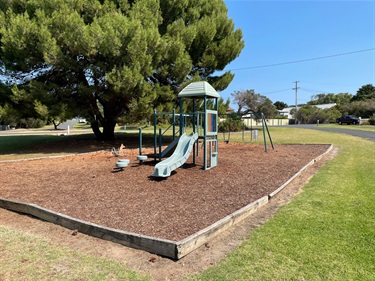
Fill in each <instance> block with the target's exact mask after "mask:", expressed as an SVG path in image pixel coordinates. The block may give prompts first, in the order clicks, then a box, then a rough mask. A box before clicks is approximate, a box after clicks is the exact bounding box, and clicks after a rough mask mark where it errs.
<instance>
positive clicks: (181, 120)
mask: <svg viewBox="0 0 375 281" xmlns="http://www.w3.org/2000/svg"><path fill="white" fill-rule="evenodd" d="M182 122H183V117H182V98H180V136H182Z"/></svg>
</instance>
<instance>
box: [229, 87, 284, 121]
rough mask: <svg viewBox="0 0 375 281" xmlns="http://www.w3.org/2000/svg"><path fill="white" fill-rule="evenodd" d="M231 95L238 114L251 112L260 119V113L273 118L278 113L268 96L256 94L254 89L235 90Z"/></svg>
mask: <svg viewBox="0 0 375 281" xmlns="http://www.w3.org/2000/svg"><path fill="white" fill-rule="evenodd" d="M232 96H233V98H234V103H236V104H237V105H238V112H237V113H238V114H239V115H245V114H249V113H252V114H253V115H254V116H255V118H256V119H260V118H261V113H263V114H264V116H265V117H266V118H273V117H274V116H275V115H277V113H278V112H277V109H276V107H275V106H274V105H273V104H272V101H271V100H270V99H269V98H267V97H266V96H262V95H261V94H256V93H255V92H254V90H246V91H235V92H234V93H233V94H232Z"/></svg>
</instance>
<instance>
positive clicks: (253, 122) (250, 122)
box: [242, 118, 289, 127]
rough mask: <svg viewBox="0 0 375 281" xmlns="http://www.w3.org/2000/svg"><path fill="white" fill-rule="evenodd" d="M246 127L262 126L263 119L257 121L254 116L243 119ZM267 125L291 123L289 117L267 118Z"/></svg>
mask: <svg viewBox="0 0 375 281" xmlns="http://www.w3.org/2000/svg"><path fill="white" fill-rule="evenodd" d="M242 121H243V123H244V124H245V126H246V127H256V126H262V120H259V121H256V120H254V119H252V118H244V119H242ZM266 122H267V126H287V125H289V120H288V119H266Z"/></svg>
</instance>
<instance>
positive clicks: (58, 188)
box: [0, 144, 328, 280]
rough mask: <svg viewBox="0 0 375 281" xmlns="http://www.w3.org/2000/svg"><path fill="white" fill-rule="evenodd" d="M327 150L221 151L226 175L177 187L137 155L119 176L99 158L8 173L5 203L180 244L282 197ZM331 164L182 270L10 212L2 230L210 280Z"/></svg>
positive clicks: (16, 165) (182, 173)
mask: <svg viewBox="0 0 375 281" xmlns="http://www.w3.org/2000/svg"><path fill="white" fill-rule="evenodd" d="M327 147H328V146H327V145H278V146H276V149H275V150H270V151H269V152H268V153H265V152H264V150H263V148H262V146H259V145H253V144H227V145H224V144H220V150H219V166H218V167H216V168H214V169H212V170H209V171H203V170H202V169H201V166H200V164H201V163H198V166H195V167H193V166H192V165H186V166H185V167H184V168H182V169H178V170H177V172H176V173H174V174H173V175H172V176H171V177H170V178H168V179H167V180H163V181H154V180H152V179H151V178H150V177H149V176H150V175H151V174H152V172H153V166H152V165H147V163H146V164H145V165H141V166H140V165H138V163H137V162H136V160H135V155H136V154H137V151H130V150H128V151H127V152H126V153H127V155H126V158H129V159H130V160H131V165H130V167H128V168H126V169H125V170H124V172H118V173H113V167H114V164H115V162H116V161H117V160H118V158H114V157H112V156H110V155H109V154H108V153H92V154H87V155H78V156H72V157H64V158H57V159H42V160H33V161H22V162H13V163H6V164H5V163H0V169H1V171H2V175H6V176H4V177H3V176H2V177H1V179H0V197H3V198H9V199H14V200H20V201H25V202H31V203H34V204H37V205H40V206H42V207H45V208H48V209H51V210H54V211H57V212H61V213H64V214H68V215H70V216H73V217H76V218H79V219H83V220H87V221H90V222H94V223H98V224H101V225H105V226H109V227H114V228H119V229H122V230H126V231H131V232H137V233H142V234H145V235H148V236H155V237H159V238H166V239H171V240H179V239H182V238H184V237H186V236H187V235H190V234H192V233H194V232H196V231H197V230H200V229H202V228H204V227H206V226H208V225H210V224H212V223H213V222H215V221H217V220H218V219H220V218H222V217H224V216H226V215H228V214H229V213H232V212H234V211H235V210H238V209H239V208H241V207H243V206H245V205H247V204H248V203H250V202H252V201H254V200H256V199H258V198H260V197H262V196H264V195H266V194H268V193H270V192H272V191H273V190H275V189H276V188H277V187H279V186H280V185H281V184H283V183H284V182H285V181H286V180H287V179H289V178H290V177H291V176H292V175H294V174H295V173H296V172H297V171H298V170H299V169H301V168H302V167H303V166H305V165H306V164H307V163H308V162H310V161H311V160H312V159H314V158H315V157H317V156H318V155H320V154H321V153H322V152H324V151H326V149H327ZM327 159H328V156H326V157H325V159H323V160H322V161H319V162H317V163H316V164H314V165H313V166H312V167H310V168H309V169H308V170H307V171H306V172H305V173H303V175H301V176H300V177H298V178H297V179H296V180H294V181H293V182H292V183H291V184H290V185H289V186H288V187H287V189H285V190H284V191H283V192H282V193H281V194H280V195H278V196H277V197H276V198H274V199H273V200H271V202H270V203H269V204H268V205H267V206H265V207H263V208H262V209H261V210H260V211H259V212H257V213H256V214H254V215H252V216H251V217H250V218H249V219H247V220H245V221H244V222H242V223H240V224H238V225H237V226H236V227H235V228H234V229H230V230H228V231H226V232H225V233H224V234H223V235H221V236H220V237H218V238H215V239H214V240H212V241H211V242H209V243H208V244H207V245H205V246H203V247H201V248H199V249H198V250H196V251H194V252H192V253H191V254H189V255H188V256H186V257H184V258H183V259H181V260H180V261H178V262H174V261H171V260H169V259H164V258H161V257H156V256H152V255H151V254H149V253H145V252H142V251H137V250H133V249H129V248H126V247H123V246H121V245H117V244H115V243H111V242H107V241H102V240H99V239H96V238H92V237H88V236H86V235H83V234H78V235H76V236H72V235H71V233H72V232H71V231H70V230H67V229H64V228H61V227H59V226H56V225H53V224H50V223H45V222H41V221H38V220H34V219H31V218H29V217H27V216H22V215H19V214H15V213H12V212H8V211H5V210H0V218H1V222H2V224H5V225H8V226H10V227H13V228H16V229H27V231H28V232H32V233H36V234H37V235H41V236H43V237H44V238H46V239H48V240H50V241H52V242H53V243H58V244H61V245H64V246H69V247H71V248H73V249H77V250H80V251H84V252H87V253H90V254H94V255H100V256H106V257H109V258H112V259H115V260H118V261H121V262H124V263H125V264H126V265H127V266H128V267H129V268H131V269H135V270H140V271H143V272H147V273H149V274H150V275H152V276H153V277H154V278H155V279H156V280H165V278H168V279H171V280H173V279H175V280H177V279H181V276H183V275H186V274H191V273H193V272H200V271H202V270H204V269H205V268H207V267H209V266H210V265H212V264H214V263H216V262H217V261H218V260H220V259H221V258H223V257H224V256H225V255H226V254H227V253H228V252H230V251H231V250H232V249H234V248H235V247H237V246H238V245H240V243H241V242H242V241H243V240H244V239H245V238H246V237H247V236H248V235H249V234H250V232H251V230H252V229H254V228H255V227H257V226H259V225H260V224H262V223H264V222H265V221H266V220H267V219H269V218H270V217H271V216H272V215H273V214H274V213H275V212H276V210H277V209H278V208H279V206H281V205H283V204H285V203H286V202H288V200H289V199H290V197H291V196H292V195H293V194H295V193H296V192H297V191H298V190H299V188H300V187H301V186H302V185H303V184H305V183H306V181H308V179H309V178H310V177H311V176H312V175H313V174H314V173H315V172H316V171H317V169H318V168H319V167H320V166H321V165H323V164H324V163H325V161H327Z"/></svg>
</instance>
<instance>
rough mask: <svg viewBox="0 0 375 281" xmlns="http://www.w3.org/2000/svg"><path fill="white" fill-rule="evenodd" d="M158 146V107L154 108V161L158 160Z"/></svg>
mask: <svg viewBox="0 0 375 281" xmlns="http://www.w3.org/2000/svg"><path fill="white" fill-rule="evenodd" d="M156 146H157V141H156V109H154V156H155V157H154V161H156Z"/></svg>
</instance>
